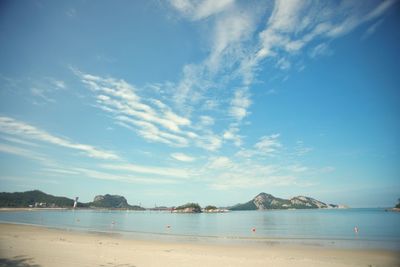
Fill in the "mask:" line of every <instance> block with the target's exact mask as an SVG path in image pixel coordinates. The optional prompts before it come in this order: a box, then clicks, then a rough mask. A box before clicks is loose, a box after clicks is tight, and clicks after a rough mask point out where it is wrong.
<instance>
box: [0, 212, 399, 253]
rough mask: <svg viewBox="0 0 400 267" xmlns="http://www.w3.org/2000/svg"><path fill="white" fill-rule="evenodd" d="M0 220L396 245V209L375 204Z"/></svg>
mask: <svg viewBox="0 0 400 267" xmlns="http://www.w3.org/2000/svg"><path fill="white" fill-rule="evenodd" d="M0 222H2V223H17V224H28V225H37V226H43V227H49V228H59V229H65V230H70V231H84V232H91V233H103V234H117V235H123V236H126V237H133V238H139V239H155V240H167V241H171V240H174V241H188V242H213V243H233V244H237V243H241V244H249V245H262V244H266V245H274V244H284V243H289V244H299V245H310V246H327V247H339V248H353V249H357V248H360V249H365V248H371V249H386V250H399V251H400V213H399V212H391V211H385V209H379V208H374V209H366V208H363V209H356V208H351V209H312V210H265V211H231V212H226V213H193V214H190V213H186V214H185V213H171V212H168V211H120V210H118V211H116V210H40V209H33V210H32V211H2V212H0ZM0 227H1V226H0ZM355 228H357V229H355ZM356 230H357V231H356Z"/></svg>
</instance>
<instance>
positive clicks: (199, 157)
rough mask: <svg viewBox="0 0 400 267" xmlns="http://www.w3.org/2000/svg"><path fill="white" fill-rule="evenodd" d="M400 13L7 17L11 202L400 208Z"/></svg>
mask: <svg viewBox="0 0 400 267" xmlns="http://www.w3.org/2000/svg"><path fill="white" fill-rule="evenodd" d="M399 26H400V4H399V2H398V1H392V0H385V1H378V0H373V1H370V0H367V1H358V0H357V1H356V0H348V1H306V0H301V1H298V0H293V1H284V0H282V1H279V0H276V1H261V0H260V1H251V0H250V1H234V0H219V1H212V0H205V1H190V0H171V1H124V0H118V1H105V0H100V1H90V0H89V1H86V0H71V1H45V0H44V1H42V0H31V1H22V0H13V1H6V0H2V1H1V2H0V59H1V60H0V191H7V192H14V191H26V190H33V189H39V190H42V191H44V192H47V193H50V194H54V195H61V196H67V197H70V198H72V197H75V196H79V197H80V201H83V202H87V201H91V200H92V199H93V198H94V197H95V196H96V195H99V194H106V193H109V194H118V195H123V196H125V197H126V198H127V200H128V202H129V203H130V204H132V205H137V204H140V205H142V206H145V207H153V206H154V205H166V206H175V205H181V204H184V203H187V202H198V203H199V204H200V205H208V204H213V205H217V206H229V205H233V204H236V203H239V202H246V201H248V200H250V199H252V198H253V197H254V196H255V195H257V194H258V193H260V192H266V193H270V194H272V195H274V196H277V197H282V198H290V197H294V196H298V195H306V196H310V197H314V198H316V199H318V200H321V201H323V202H327V203H334V204H347V205H350V206H351V207H387V206H393V205H394V204H395V203H396V202H397V199H398V198H399V197H400V154H399V152H400V92H399V89H400V86H399V85H400V75H399V74H400V73H399V67H398V65H399V62H400V49H399V48H400V31H399V30H398V29H399Z"/></svg>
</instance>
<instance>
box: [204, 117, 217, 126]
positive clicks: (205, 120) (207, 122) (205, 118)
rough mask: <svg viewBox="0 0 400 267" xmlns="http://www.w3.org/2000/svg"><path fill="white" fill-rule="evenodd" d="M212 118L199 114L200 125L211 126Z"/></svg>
mask: <svg viewBox="0 0 400 267" xmlns="http://www.w3.org/2000/svg"><path fill="white" fill-rule="evenodd" d="M214 122H215V121H214V119H213V118H212V117H210V116H200V124H201V125H202V126H206V127H207V126H211V125H213V124H214Z"/></svg>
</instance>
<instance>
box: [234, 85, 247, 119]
mask: <svg viewBox="0 0 400 267" xmlns="http://www.w3.org/2000/svg"><path fill="white" fill-rule="evenodd" d="M230 104H231V107H230V109H229V115H231V116H232V117H233V118H235V119H236V120H237V121H241V120H242V119H243V118H244V117H246V116H247V115H248V114H249V112H248V108H249V107H250V105H251V100H250V95H249V92H248V89H247V88H240V89H237V90H236V91H235V94H234V96H233V99H232V100H231V103H230Z"/></svg>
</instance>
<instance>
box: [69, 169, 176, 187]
mask: <svg viewBox="0 0 400 267" xmlns="http://www.w3.org/2000/svg"><path fill="white" fill-rule="evenodd" d="M72 170H73V171H76V172H79V173H81V175H83V176H85V177H89V178H93V179H100V180H111V181H120V182H126V183H133V184H175V183H176V182H177V181H176V180H173V179H165V178H149V177H140V176H134V175H131V174H113V173H108V172H104V171H101V172H100V171H97V170H92V169H87V168H73V169H72Z"/></svg>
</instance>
